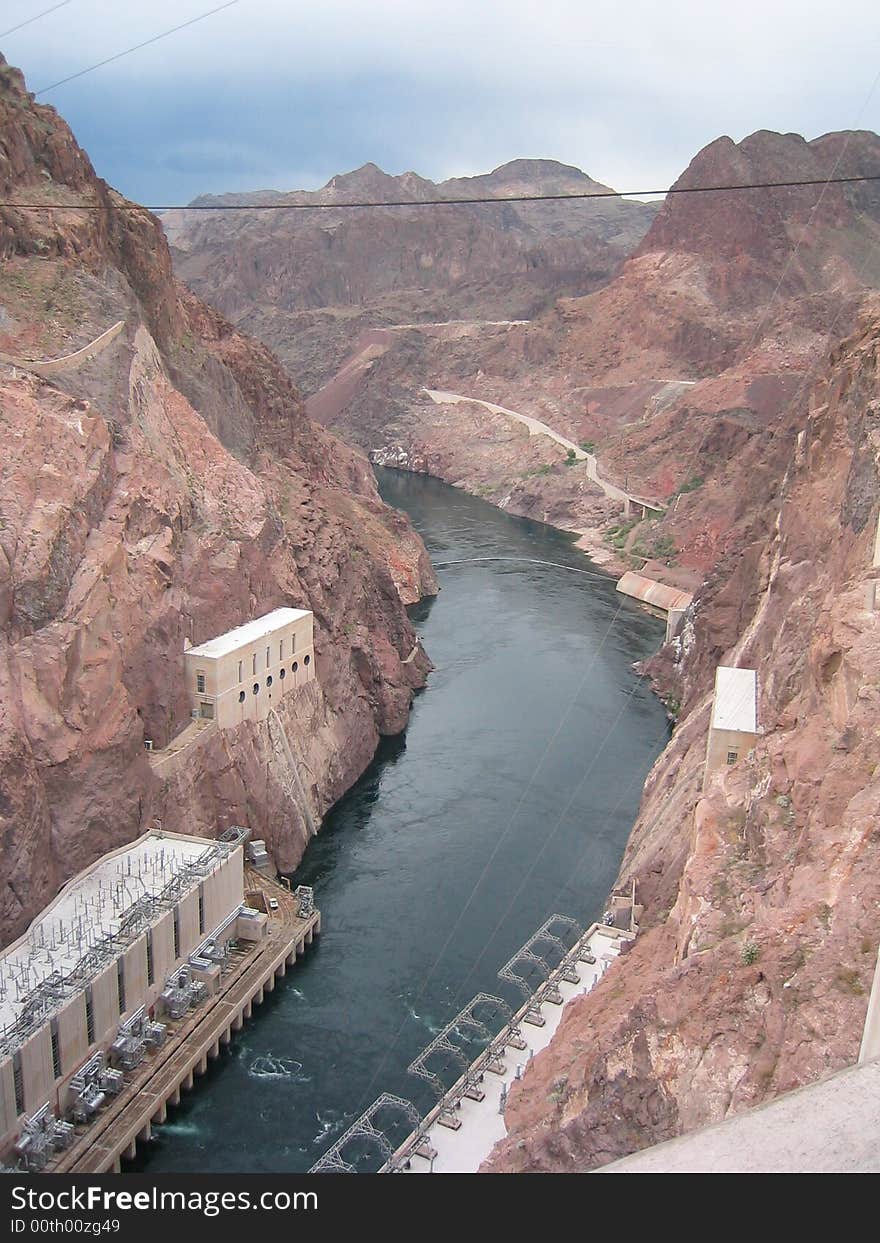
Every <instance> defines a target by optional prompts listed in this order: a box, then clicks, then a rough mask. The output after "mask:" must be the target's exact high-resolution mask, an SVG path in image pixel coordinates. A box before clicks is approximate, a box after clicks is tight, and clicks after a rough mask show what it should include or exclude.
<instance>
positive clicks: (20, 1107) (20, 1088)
mask: <svg viewBox="0 0 880 1243" xmlns="http://www.w3.org/2000/svg"><path fill="white" fill-rule="evenodd" d="M12 1078H13V1079H14V1080H15V1112H16V1113H17V1114H23V1113H24V1081H23V1080H22V1076H21V1054H20V1053H13V1055H12Z"/></svg>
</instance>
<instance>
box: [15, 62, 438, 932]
mask: <svg viewBox="0 0 880 1243" xmlns="http://www.w3.org/2000/svg"><path fill="white" fill-rule="evenodd" d="M0 132H2V147H0V183H2V193H3V198H4V200H5V201H7V203H8V202H15V203H22V204H34V205H39V204H42V205H44V209H41V210H28V209H26V208H22V207H17V206H16V207H10V206H4V207H3V208H2V209H0V256H2V270H0V305H2V315H0V351H2V354H3V360H4V361H3V362H2V363H0V390H2V391H0V410H2V415H0V417H2V437H3V446H4V452H3V469H2V475H0V514H2V522H0V841H2V851H3V883H2V892H0V930H2V935H3V937H4V939H8V938H10V937H12V936H14V935H16V934H17V933H19V932H20V931H21V930H22V929H23V928H24V927H25V926H26V925H27V923H28V922H29V920H30V919H31V918H32V917H33V915H34V914H35V913H36V912H37V911H38V910H39V909H40V908H41V907H42V906H44V905H45V903H46V902H47V900H48V899H49V898H51V897H52V896H53V895H54V893H55V892H56V891H57V889H58V888H59V886H60V885H61V884H62V883H63V882H64V881H65V880H66V879H67V878H68V877H69V876H71V875H72V874H74V873H76V872H77V871H79V870H80V869H82V868H83V867H85V866H86V865H87V864H88V863H90V862H91V861H93V860H94V859H95V858H97V857H98V856H99V855H101V854H102V853H103V852H105V851H107V850H109V849H111V848H113V847H115V846H117V845H119V844H121V843H122V842H125V841H129V840H131V839H132V838H134V837H136V836H137V835H138V834H139V833H141V832H143V831H144V830H145V829H146V828H148V827H149V826H150V825H151V824H154V823H156V822H157V821H158V822H161V823H162V824H163V825H164V826H165V827H166V828H168V829H170V830H174V829H182V830H185V831H187V832H200V833H204V834H205V835H210V836H213V835H214V834H215V833H216V830H217V826H218V825H221V826H223V825H228V824H234V823H237V822H244V823H247V824H249V825H250V826H251V827H252V829H253V831H254V833H255V835H256V836H261V837H264V838H265V839H266V841H267V843H268V846H269V849H270V850H271V851H272V853H273V855H274V857H275V859H276V862H277V863H278V865H279V866H280V867H282V868H284V869H286V870H290V869H292V868H293V867H294V866H295V864H296V862H297V861H298V859H299V858H300V856H301V854H302V851H303V849H304V847H305V844H306V842H307V840H308V837H309V835H310V828H309V823H310V821H319V820H320V817H321V815H322V814H323V812H324V811H325V810H326V809H327V807H329V806H330V805H331V804H332V803H333V802H335V801H336V799H338V797H339V796H340V795H341V794H342V792H343V791H344V790H345V789H347V788H348V786H350V785H351V783H352V781H354V780H355V778H356V777H357V776H359V774H360V773H361V772H362V771H363V770H364V768H365V767H366V766H367V764H368V763H369V761H370V759H371V758H372V755H373V752H374V751H375V748H376V745H377V743H378V741H379V738H380V736H381V735H383V734H395V733H398V732H399V731H400V730H401V729H402V728H403V726H404V725H405V723H406V720H407V716H408V711H409V706H410V702H411V699H412V695H413V691H414V689H415V688H417V687H418V686H420V685H422V684H423V682H424V678H425V675H426V673H427V670H428V668H429V667H430V666H429V662H428V659H427V657H426V656H425V654H424V653H423V652H422V650H421V648H420V647H419V646H418V643H417V640H416V637H415V633H414V631H413V628H412V625H411V623H410V621H409V619H408V617H407V614H406V611H405V604H407V603H411V602H412V601H414V600H416V599H418V598H420V597H421V596H422V595H423V594H425V593H426V592H427V593H430V592H433V591H435V590H436V580H435V579H434V576H433V572H432V570H431V567H430V563H429V561H428V558H427V555H426V553H425V550H424V548H423V546H422V544H421V541H420V539H419V538H418V536H417V535H416V534H415V532H414V531H413V530H412V528H411V526H410V525H409V523H408V522H407V520H406V519H405V518H404V517H403V515H401V514H399V513H397V512H395V511H392V510H390V509H388V508H387V507H386V506H385V505H383V504H382V502H381V501H380V499H379V496H378V493H377V491H376V487H375V482H374V479H373V475H372V472H371V470H370V467H369V464H368V463H367V461H366V460H365V459H364V457H363V456H362V455H360V454H359V453H357V452H356V451H354V450H351V449H349V448H346V447H345V446H344V445H343V444H342V443H341V442H339V441H338V440H337V439H336V438H335V437H333V436H332V435H330V434H328V433H327V432H325V431H324V430H323V429H321V428H318V427H316V426H314V425H313V424H312V423H311V422H310V421H309V419H308V418H307V416H306V415H305V412H304V409H303V403H302V400H301V398H300V396H299V393H298V392H297V390H296V388H295V387H294V385H293V384H292V383H291V380H290V379H289V377H288V375H287V373H286V372H285V371H284V369H283V368H282V366H281V365H280V363H279V362H278V361H277V359H276V358H275V357H274V356H273V355H272V354H271V353H270V351H269V350H268V349H266V348H265V346H263V345H260V344H259V343H257V342H256V341H254V340H252V339H249V338H248V337H246V336H244V335H243V334H242V333H240V332H239V331H237V330H236V329H234V328H233V327H232V326H231V325H230V324H229V323H228V322H227V321H226V320H224V319H223V318H222V316H221V315H219V314H218V313H217V312H216V311H214V310H212V309H210V308H208V307H207V306H205V305H204V304H203V303H201V302H200V301H199V300H198V299H197V298H196V297H195V296H194V295H193V294H192V293H190V292H189V290H187V289H186V288H184V287H183V286H182V285H180V284H179V283H178V282H177V281H176V279H175V277H174V275H173V273H172V269H171V262H170V256H169V252H168V248H167V245H166V243H165V239H164V235H163V233H162V230H161V228H160V226H159V223H158V221H157V220H156V218H155V217H153V216H151V215H150V213H149V212H147V211H145V210H143V209H141V208H139V207H137V206H136V205H135V204H133V203H129V202H127V201H126V200H125V199H123V198H122V197H121V196H120V195H119V194H117V193H116V192H115V191H114V190H112V189H111V188H109V187H108V186H107V185H106V184H105V183H103V182H102V181H101V180H100V179H99V178H98V177H97V176H96V175H95V172H94V170H93V168H92V166H91V164H90V162H89V160H88V157H87V156H86V154H85V153H84V152H83V151H82V150H81V148H79V146H78V145H77V143H76V141H75V139H74V138H73V135H72V134H71V133H70V130H69V129H68V128H67V126H66V125H65V124H64V122H63V121H62V120H61V119H60V117H59V116H58V115H57V113H56V112H55V110H54V109H52V108H49V107H45V106H42V105H38V104H36V103H35V102H34V99H33V97H32V96H31V95H29V94H28V92H27V90H26V87H25V84H24V81H23V79H22V77H21V75H20V74H19V73H18V72H17V71H16V70H14V69H12V68H10V67H9V66H8V65H6V64H5V62H3V63H2V65H0ZM120 321H122V323H123V328H122V329H121V330H120V331H118V332H117V333H116V334H115V335H113V338H112V340H109V341H107V342H106V344H104V346H103V348H102V349H100V350H99V351H97V352H95V353H93V354H92V353H90V351H86V356H85V357H83V356H79V357H75V358H74V359H73V360H71V361H69V363H68V364H67V365H66V366H63V367H62V369H61V370H57V371H55V372H54V373H53V374H52V375H51V376H49V375H43V374H39V372H40V368H39V367H38V366H36V365H35V368H34V369H33V370H32V369H31V368H30V367H29V366H28V362H29V361H30V360H43V359H55V358H58V357H61V356H64V355H69V354H75V352H76V351H77V350H79V349H80V348H81V347H84V346H87V345H88V344H89V343H90V342H92V341H94V340H95V338H98V337H99V336H101V335H102V334H103V333H104V332H105V331H106V330H107V329H108V328H110V327H111V326H112V325H116V324H118V323H119V322H120ZM108 335H109V334H108ZM281 603H292V604H295V605H297V606H300V607H307V608H310V609H311V610H313V612H314V615H315V637H316V657H317V667H318V671H319V678H318V680H317V681H316V682H315V683H313V684H311V685H310V686H309V687H308V688H306V689H304V690H303V691H302V693H301V694H299V695H296V696H287V697H285V699H284V700H283V701H282V702H281V704H280V705H279V715H280V716H281V717H282V720H283V722H284V726H285V729H286V732H287V733H288V734H289V736H290V738H291V739H292V743H293V747H294V748H295V752H296V763H297V765H298V767H299V769H300V773H299V776H300V778H301V784H302V786H303V787H304V790H305V793H306V800H305V805H303V799H302V797H301V796H299V794H298V788H299V787H298V784H297V783H296V782H295V781H294V780H293V774H291V773H290V772H286V771H285V767H286V765H285V761H284V759H283V757H281V758H279V757H278V756H276V755H275V753H274V747H273V742H272V738H271V737H270V735H269V733H268V731H267V730H266V727H265V726H262V727H261V726H256V725H254V724H248V723H246V724H244V725H242V726H241V727H239V728H238V729H236V730H232V731H223V733H222V734H214V735H213V736H212V737H210V738H209V739H208V740H206V742H205V745H204V746H203V747H196V748H193V750H192V752H191V753H189V754H188V758H187V761H186V763H185V764H184V765H183V766H182V767H181V768H180V769H179V771H177V772H176V773H175V774H174V775H173V777H171V778H169V779H168V780H164V781H163V780H160V779H158V778H157V776H156V775H155V774H154V772H153V770H152V769H151V767H150V764H149V762H148V756H147V753H146V751H145V745H144V744H145V740H147V739H151V740H153V741H154V743H155V745H156V746H163V745H165V744H166V743H167V742H168V741H170V739H171V738H172V737H173V736H174V735H175V734H177V733H178V732H179V731H180V730H181V729H182V728H183V727H184V726H185V725H186V724H187V722H188V720H189V705H188V701H187V696H186V692H185V687H184V682H183V651H184V644H185V642H186V641H190V642H192V643H199V642H201V641H203V640H205V639H207V638H210V637H211V636H213V635H215V634H217V633H220V632H222V631H223V630H226V629H228V628H230V627H232V626H234V625H236V624H238V623H239V622H241V621H242V620H245V619H247V618H249V617H251V616H255V615H259V614H260V613H262V612H266V611H268V610H269V609H270V608H272V607H274V606H276V605H278V604H281Z"/></svg>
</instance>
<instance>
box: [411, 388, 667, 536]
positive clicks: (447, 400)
mask: <svg viewBox="0 0 880 1243" xmlns="http://www.w3.org/2000/svg"><path fill="white" fill-rule="evenodd" d="M422 392H423V393H427V394H428V396H429V397H430V398H431V400H432V401H433V402H435V403H436V404H437V405H438V406H440V405H453V406H454V405H457V404H458V403H459V402H462V401H466V402H471V403H472V404H473V405H476V406H483V407H484V408H485V409H486V410H489V411H491V413H492V414H503V415H506V416H507V418H509V419H515V420H516V421H517V423H522V424H523V425H524V426H525V427H527V428H528V429H529V435H530V436H549V437H550V439H551V440H555V441H556V443H557V444H558V445H561V446H562V448H563V449H565V451H566V452H567V453H568V452H573V453H574V456H575V460H576V461H578V462H586V464H587V478H588V479H590V480H591V481H592V482H593V483H595V484H596V486H597V487H599V488H601V489H602V491H603V492H604V493H605V495H606V496H607V497H610V499H611V500H614V501H620V502H621V503H622V504H623V506H624V507H625V509H626V511H627V512H629V506H630V504H631V503H632V504H635V505H640V506H642V507H643V508H645V509H651V510H654V511H655V512H657V513H662V511H663V507H662V505H659V504H658V503H657V502H656V501H647V500H645V499H644V498H643V497H640V496H634V495H633V494H632V493H631V492H626V491H625V490H624V489H623V488H618V487H617V485H616V484H613V483H608V481H607V480H605V479H602V478H601V476H600V475H599V464H598V462H597V461H596V455H595V454H594V453H586V452H585V451H584V450H583V449H582V448H581V447H580V445H576V444H575V443H574V441H573V440H568V439H567V438H566V437H565V436H561V435H560V434H559V432H555V431H554V430H553V428H552V427H548V426H547V424H546V423H542V422H541V420H540V419H533V418H532V417H531V415H528V414H519V413H518V412H517V411H516V410H509V409H508V408H507V406H496V405H495V403H494V402H491V401H483V400H482V399H481V398H479V397H465V396H463V395H462V394H461V393H450V392H447V391H446V390H445V389H435V388H423V389H422Z"/></svg>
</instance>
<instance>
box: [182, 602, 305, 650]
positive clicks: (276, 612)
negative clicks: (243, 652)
mask: <svg viewBox="0 0 880 1243" xmlns="http://www.w3.org/2000/svg"><path fill="white" fill-rule="evenodd" d="M303 617H311V613H310V612H309V610H308V609H273V610H272V612H271V613H264V614H263V616H262V617H255V618H254V620H253V621H249V622H245V624H244V625H243V626H236V628H235V630H227V631H226V633H225V634H218V635H217V637H216V638H215V639H208V641H207V643H200V644H199V646H198V647H191V648H188V649H187V652H186V654H187V656H203V657H204V658H205V660H217V659H218V658H219V657H220V656H226V655H228V653H229V652H234V651H235V650H236V648H239V647H248V646H249V645H250V644H251V643H258V642H259V641H260V639H264V638H265V637H266V635H268V634H272V633H273V632H274V631H276V630H281V629H282V627H284V626H289V625H291V624H292V623H293V622H298V621H301V620H302V618H303Z"/></svg>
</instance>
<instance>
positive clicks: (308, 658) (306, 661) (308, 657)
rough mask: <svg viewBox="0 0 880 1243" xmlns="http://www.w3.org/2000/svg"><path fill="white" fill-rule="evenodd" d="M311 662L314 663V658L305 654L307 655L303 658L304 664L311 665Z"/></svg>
mask: <svg viewBox="0 0 880 1243" xmlns="http://www.w3.org/2000/svg"><path fill="white" fill-rule="evenodd" d="M311 663H312V658H311V656H305V657H304V658H303V664H304V665H310V664H311Z"/></svg>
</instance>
